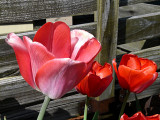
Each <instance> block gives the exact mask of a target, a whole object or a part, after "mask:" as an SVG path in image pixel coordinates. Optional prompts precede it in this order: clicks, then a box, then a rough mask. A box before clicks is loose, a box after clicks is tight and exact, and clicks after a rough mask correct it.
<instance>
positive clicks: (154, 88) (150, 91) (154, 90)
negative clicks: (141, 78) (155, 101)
mask: <svg viewBox="0 0 160 120" xmlns="http://www.w3.org/2000/svg"><path fill="white" fill-rule="evenodd" d="M159 83H160V72H159V73H158V78H157V79H156V81H155V82H154V83H153V84H152V85H151V86H149V87H148V88H147V89H146V90H144V91H143V92H142V93H139V94H137V97H138V99H143V98H146V97H150V96H153V95H157V94H159V93H160V89H159V88H160V84H159ZM134 100H135V96H134V94H133V93H131V94H130V96H129V98H128V102H130V101H134Z"/></svg>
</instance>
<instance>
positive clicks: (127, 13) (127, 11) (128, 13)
mask: <svg viewBox="0 0 160 120" xmlns="http://www.w3.org/2000/svg"><path fill="white" fill-rule="evenodd" d="M159 11H160V6H159V5H153V4H147V3H139V4H134V5H127V6H122V7H119V18H125V17H132V16H138V15H144V14H149V13H155V12H159Z"/></svg>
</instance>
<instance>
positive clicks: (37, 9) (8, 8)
mask: <svg viewBox="0 0 160 120" xmlns="http://www.w3.org/2000/svg"><path fill="white" fill-rule="evenodd" d="M96 2H97V0H47V1H43V0H16V1H12V0H3V1H1V2H0V24H2V23H11V22H24V21H29V20H39V19H46V18H51V17H62V16H70V15H76V14H82V13H83V14H85V13H89V12H93V11H96V10H97V4H96Z"/></svg>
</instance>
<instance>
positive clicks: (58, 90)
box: [36, 58, 87, 99]
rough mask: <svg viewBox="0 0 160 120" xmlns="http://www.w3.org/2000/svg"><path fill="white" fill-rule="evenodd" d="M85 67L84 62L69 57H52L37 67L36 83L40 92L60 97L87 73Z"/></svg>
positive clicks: (54, 97) (52, 96)
mask: <svg viewBox="0 0 160 120" xmlns="http://www.w3.org/2000/svg"><path fill="white" fill-rule="evenodd" d="M86 67H87V65H86V64H85V63H84V62H78V61H74V60H71V59H69V58H64V59H53V60H51V61H49V62H47V63H46V64H45V65H43V66H42V67H41V68H40V69H39V71H38V73H37V75H36V84H37V86H38V88H39V89H40V90H41V91H42V93H44V94H46V95H48V96H49V97H50V98H52V99H56V98H60V97H62V96H63V95H64V94H65V93H67V92H68V91H70V90H72V89H73V88H74V87H75V86H76V85H77V84H78V83H79V82H80V81H81V79H82V78H83V77H84V76H85V75H86V74H87V73H86Z"/></svg>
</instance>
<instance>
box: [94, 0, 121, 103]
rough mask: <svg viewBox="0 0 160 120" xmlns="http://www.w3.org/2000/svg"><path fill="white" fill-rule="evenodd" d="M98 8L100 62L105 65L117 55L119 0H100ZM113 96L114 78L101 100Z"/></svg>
mask: <svg viewBox="0 0 160 120" xmlns="http://www.w3.org/2000/svg"><path fill="white" fill-rule="evenodd" d="M98 9H99V13H98V15H99V16H98V23H97V33H98V34H97V37H98V39H99V40H100V42H101V45H102V50H101V52H100V54H99V62H100V63H101V64H102V65H103V64H104V63H105V62H108V63H111V61H112V59H113V58H115V57H116V48H117V32H118V12H119V0H112V1H110V0H106V1H105V2H104V1H103V2H102V1H101V0H99V7H98ZM100 14H101V15H100ZM113 96H114V80H113V81H112V83H111V84H110V86H109V87H108V88H107V89H106V90H105V92H103V93H102V95H101V96H100V100H104V99H107V98H109V97H113Z"/></svg>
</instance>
